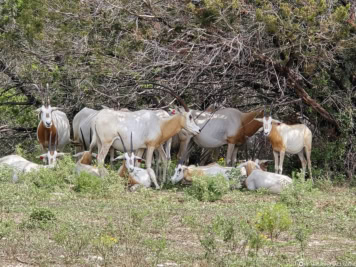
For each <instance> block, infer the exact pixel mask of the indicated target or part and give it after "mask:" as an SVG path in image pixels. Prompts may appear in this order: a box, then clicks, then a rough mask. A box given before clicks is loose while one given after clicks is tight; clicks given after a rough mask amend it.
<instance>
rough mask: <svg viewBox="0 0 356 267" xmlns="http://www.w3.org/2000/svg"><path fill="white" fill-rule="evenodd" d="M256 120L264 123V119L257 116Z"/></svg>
mask: <svg viewBox="0 0 356 267" xmlns="http://www.w3.org/2000/svg"><path fill="white" fill-rule="evenodd" d="M255 121H259V122H262V123H263V119H259V118H255Z"/></svg>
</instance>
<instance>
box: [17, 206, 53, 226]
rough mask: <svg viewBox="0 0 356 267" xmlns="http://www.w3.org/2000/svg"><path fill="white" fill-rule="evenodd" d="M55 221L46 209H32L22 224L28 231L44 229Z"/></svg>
mask: <svg viewBox="0 0 356 267" xmlns="http://www.w3.org/2000/svg"><path fill="white" fill-rule="evenodd" d="M55 220H56V216H55V214H54V213H53V212H52V211H51V210H50V209H48V208H34V209H33V210H32V212H31V214H30V217H29V219H28V220H27V221H25V222H23V223H22V226H23V227H26V228H28V229H33V228H40V229H45V228H46V227H47V226H48V225H50V223H52V222H53V221H55Z"/></svg>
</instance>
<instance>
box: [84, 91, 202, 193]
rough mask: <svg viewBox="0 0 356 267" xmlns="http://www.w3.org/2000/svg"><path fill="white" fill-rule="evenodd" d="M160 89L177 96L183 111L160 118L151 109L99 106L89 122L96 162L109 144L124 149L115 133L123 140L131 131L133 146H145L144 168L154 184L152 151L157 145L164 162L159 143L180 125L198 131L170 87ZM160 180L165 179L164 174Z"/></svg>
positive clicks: (100, 159)
mask: <svg viewBox="0 0 356 267" xmlns="http://www.w3.org/2000/svg"><path fill="white" fill-rule="evenodd" d="M160 90H163V91H166V92H168V93H170V94H172V95H173V96H174V97H175V98H177V99H178V101H180V102H181V104H182V105H183V107H184V111H183V112H182V113H179V114H177V115H175V116H171V117H169V118H166V119H162V118H160V117H159V116H157V115H156V114H155V112H153V111H151V110H139V111H135V112H121V111H114V110H107V109H106V110H102V111H100V113H99V114H98V115H97V116H96V119H95V121H94V122H93V124H92V128H93V129H94V133H95V134H94V138H93V141H92V142H91V144H90V150H92V147H93V145H94V144H95V143H97V145H98V150H99V153H98V162H99V163H103V162H104V158H105V156H106V154H107V153H108V150H109V148H110V147H111V146H113V147H114V148H115V149H117V150H120V151H123V150H124V148H123V146H122V144H121V142H119V141H118V140H116V139H117V137H118V136H119V134H120V135H121V137H122V138H123V141H124V142H125V143H128V142H129V140H130V133H131V132H132V133H133V134H134V135H133V144H134V147H133V149H134V150H137V149H141V148H146V149H147V151H146V168H147V171H148V172H149V174H150V177H151V179H152V181H154V183H155V185H156V187H157V185H158V183H157V180H156V175H155V173H154V171H153V170H152V168H151V164H152V154H153V151H154V150H155V149H158V152H159V153H160V155H161V157H162V158H163V159H164V162H167V157H166V155H165V152H164V151H163V149H162V146H161V145H162V144H163V143H165V142H166V141H167V140H168V139H170V138H171V137H172V136H174V135H175V134H177V133H178V132H179V131H180V130H181V129H183V128H184V129H186V130H187V131H189V132H190V133H192V134H198V133H199V131H200V128H199V127H198V126H197V125H196V124H195V122H194V120H193V117H192V114H191V112H190V110H189V109H188V107H187V106H186V104H185V103H184V101H183V100H182V99H181V98H180V97H179V96H178V95H177V94H176V93H174V92H173V91H172V90H169V89H160ZM165 164H166V163H165ZM163 180H165V175H164V177H163Z"/></svg>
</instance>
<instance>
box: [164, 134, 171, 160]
mask: <svg viewBox="0 0 356 267" xmlns="http://www.w3.org/2000/svg"><path fill="white" fill-rule="evenodd" d="M171 147H172V138H169V139H168V140H167V142H166V150H165V151H166V156H167V160H168V161H170V160H171Z"/></svg>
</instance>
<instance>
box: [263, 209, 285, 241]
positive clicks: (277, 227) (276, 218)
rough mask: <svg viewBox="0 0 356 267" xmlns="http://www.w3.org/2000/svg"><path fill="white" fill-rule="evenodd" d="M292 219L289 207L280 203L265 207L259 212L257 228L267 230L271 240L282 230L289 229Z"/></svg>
mask: <svg viewBox="0 0 356 267" xmlns="http://www.w3.org/2000/svg"><path fill="white" fill-rule="evenodd" d="M291 224H292V219H291V216H290V213H289V210H288V208H287V207H286V206H285V205H283V204H280V203H277V204H274V205H273V206H269V207H267V208H264V209H263V210H262V211H260V212H258V213H257V218H256V229H257V230H258V231H260V232H261V233H263V232H267V233H268V234H269V237H270V238H271V240H273V238H277V237H278V235H279V234H280V233H281V232H284V231H286V230H288V229H289V227H290V226H291Z"/></svg>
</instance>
